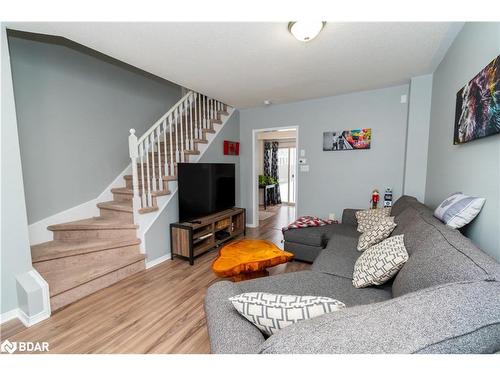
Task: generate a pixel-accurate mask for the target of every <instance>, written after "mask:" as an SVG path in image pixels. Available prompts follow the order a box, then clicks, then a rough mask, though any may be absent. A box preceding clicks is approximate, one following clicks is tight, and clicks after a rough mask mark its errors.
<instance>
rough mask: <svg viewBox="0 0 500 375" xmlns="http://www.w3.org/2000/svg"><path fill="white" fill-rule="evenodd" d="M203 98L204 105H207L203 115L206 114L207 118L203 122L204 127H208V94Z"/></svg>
mask: <svg viewBox="0 0 500 375" xmlns="http://www.w3.org/2000/svg"><path fill="white" fill-rule="evenodd" d="M203 100H204V106H205V110H204V112H203V116H204V119H205V120H204V122H203V127H204V128H205V129H207V128H208V106H207V105H208V98H207V96H206V95H205V97H204V99H203Z"/></svg>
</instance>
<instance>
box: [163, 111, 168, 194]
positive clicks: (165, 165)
mask: <svg viewBox="0 0 500 375" xmlns="http://www.w3.org/2000/svg"><path fill="white" fill-rule="evenodd" d="M161 125H162V128H163V159H164V160H165V164H164V165H163V167H164V175H165V176H168V163H167V161H168V160H167V159H168V157H167V119H166V118H165V119H164V120H163V122H162V124H161ZM165 190H166V189H165Z"/></svg>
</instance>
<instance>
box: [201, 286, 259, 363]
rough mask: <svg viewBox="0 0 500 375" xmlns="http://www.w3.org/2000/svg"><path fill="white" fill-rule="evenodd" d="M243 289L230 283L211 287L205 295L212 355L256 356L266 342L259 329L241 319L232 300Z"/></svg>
mask: <svg viewBox="0 0 500 375" xmlns="http://www.w3.org/2000/svg"><path fill="white" fill-rule="evenodd" d="M241 293H242V291H241V288H240V287H239V286H238V284H236V283H232V282H230V281H220V282H217V283H215V284H213V285H211V286H210V287H209V288H208V289H207V293H206V295H205V316H206V319H207V327H208V336H209V338H210V349H211V352H212V353H220V354H225V353H227V354H229V353H240V354H247V353H249V354H250V353H257V352H258V350H259V346H260V345H262V343H263V342H264V341H265V338H264V335H263V334H262V333H261V332H260V330H259V329H258V328H257V327H255V326H254V325H253V324H252V323H250V322H249V321H248V320H247V319H245V318H244V317H243V316H241V315H240V314H239V313H238V311H236V309H235V308H234V306H233V304H232V303H231V302H230V301H229V299H228V298H229V297H233V296H236V295H238V294H241Z"/></svg>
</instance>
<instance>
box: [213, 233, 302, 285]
mask: <svg viewBox="0 0 500 375" xmlns="http://www.w3.org/2000/svg"><path fill="white" fill-rule="evenodd" d="M292 258H293V254H292V253H289V252H286V251H283V250H281V249H280V248H279V247H277V246H276V245H275V244H273V243H272V242H269V241H264V240H248V239H245V240H239V241H235V242H231V243H229V244H227V245H226V246H224V247H223V248H222V249H221V250H220V252H219V256H218V257H217V259H215V261H214V262H213V264H212V270H213V271H214V272H215V274H216V275H217V276H219V277H230V278H232V280H233V281H241V280H248V279H253V278H256V277H261V276H267V275H268V274H269V273H268V272H267V271H266V268H268V267H274V266H277V265H278V264H283V263H286V262H288V261H289V260H291V259H292Z"/></svg>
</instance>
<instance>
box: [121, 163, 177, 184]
mask: <svg viewBox="0 0 500 375" xmlns="http://www.w3.org/2000/svg"><path fill="white" fill-rule="evenodd" d="M174 164H177V163H174ZM123 178H124V179H125V180H132V175H131V174H127V175H125V176H123ZM149 178H150V179H153V176H149ZM155 178H156V179H157V180H158V177H155ZM162 179H163V181H175V180H177V176H162Z"/></svg>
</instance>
